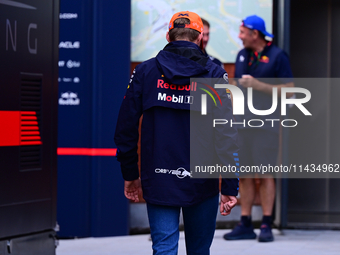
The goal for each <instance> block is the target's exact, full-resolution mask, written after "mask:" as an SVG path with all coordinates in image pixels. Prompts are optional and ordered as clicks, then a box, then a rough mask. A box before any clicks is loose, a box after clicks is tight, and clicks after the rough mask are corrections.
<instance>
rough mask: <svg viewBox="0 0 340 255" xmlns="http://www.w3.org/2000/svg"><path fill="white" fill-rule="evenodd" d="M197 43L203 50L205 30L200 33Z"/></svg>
mask: <svg viewBox="0 0 340 255" xmlns="http://www.w3.org/2000/svg"><path fill="white" fill-rule="evenodd" d="M196 44H197V45H198V46H200V48H201V50H203V32H201V33H200V34H199V36H198V38H197V43H196Z"/></svg>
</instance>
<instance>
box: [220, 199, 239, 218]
mask: <svg viewBox="0 0 340 255" xmlns="http://www.w3.org/2000/svg"><path fill="white" fill-rule="evenodd" d="M236 203H237V198H236V197H235V196H226V195H221V205H220V213H221V214H222V215H223V216H226V215H229V214H230V212H231V209H233V208H234V206H235V205H236Z"/></svg>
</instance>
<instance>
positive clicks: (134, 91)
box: [114, 67, 142, 202]
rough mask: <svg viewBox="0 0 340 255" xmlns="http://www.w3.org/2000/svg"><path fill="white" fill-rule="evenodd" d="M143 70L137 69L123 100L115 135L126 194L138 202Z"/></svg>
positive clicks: (139, 192) (139, 191) (139, 190)
mask: <svg viewBox="0 0 340 255" xmlns="http://www.w3.org/2000/svg"><path fill="white" fill-rule="evenodd" d="M141 75H142V72H141V71H139V69H138V67H137V68H136V69H135V71H134V73H133V75H132V77H131V80H130V84H129V85H128V89H127V91H126V94H125V97H124V100H123V102H122V105H121V108H120V111H119V115H118V120H117V125H116V132H115V136H114V141H115V143H116V146H117V160H118V161H119V162H120V166H121V172H122V175H123V179H124V180H125V184H124V194H125V196H126V197H127V198H128V199H130V200H132V201H134V202H138V201H139V199H138V194H141V192H142V190H141V185H140V179H139V171H138V154H137V147H138V138H139V133H138V127H139V119H140V116H141V115H142V81H141V77H140V76H141Z"/></svg>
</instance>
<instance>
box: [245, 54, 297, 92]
mask: <svg viewBox="0 0 340 255" xmlns="http://www.w3.org/2000/svg"><path fill="white" fill-rule="evenodd" d="M274 68H275V76H276V77H277V78H279V79H280V80H281V81H282V83H281V84H278V85H271V84H268V83H265V82H261V81H259V80H257V79H255V78H254V77H252V76H251V75H242V78H241V79H239V83H240V85H242V86H243V87H252V88H253V89H255V90H258V91H261V92H263V93H266V94H269V95H271V94H272V91H273V88H277V94H278V96H279V97H281V88H287V87H294V82H293V81H292V79H293V73H292V69H291V67H290V63H289V57H288V55H287V54H286V53H285V52H284V51H282V52H281V53H280V54H279V55H278V56H277V57H276V59H275V64H274ZM293 95H294V93H287V97H292V96H293Z"/></svg>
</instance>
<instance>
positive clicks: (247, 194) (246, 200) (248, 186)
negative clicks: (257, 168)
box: [240, 178, 255, 216]
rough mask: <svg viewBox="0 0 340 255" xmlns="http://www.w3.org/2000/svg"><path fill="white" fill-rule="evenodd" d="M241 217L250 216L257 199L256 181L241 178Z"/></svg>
mask: <svg viewBox="0 0 340 255" xmlns="http://www.w3.org/2000/svg"><path fill="white" fill-rule="evenodd" d="M240 196H241V215H242V216H250V215H251V208H252V206H253V203H254V199H255V180H254V179H253V178H240Z"/></svg>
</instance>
